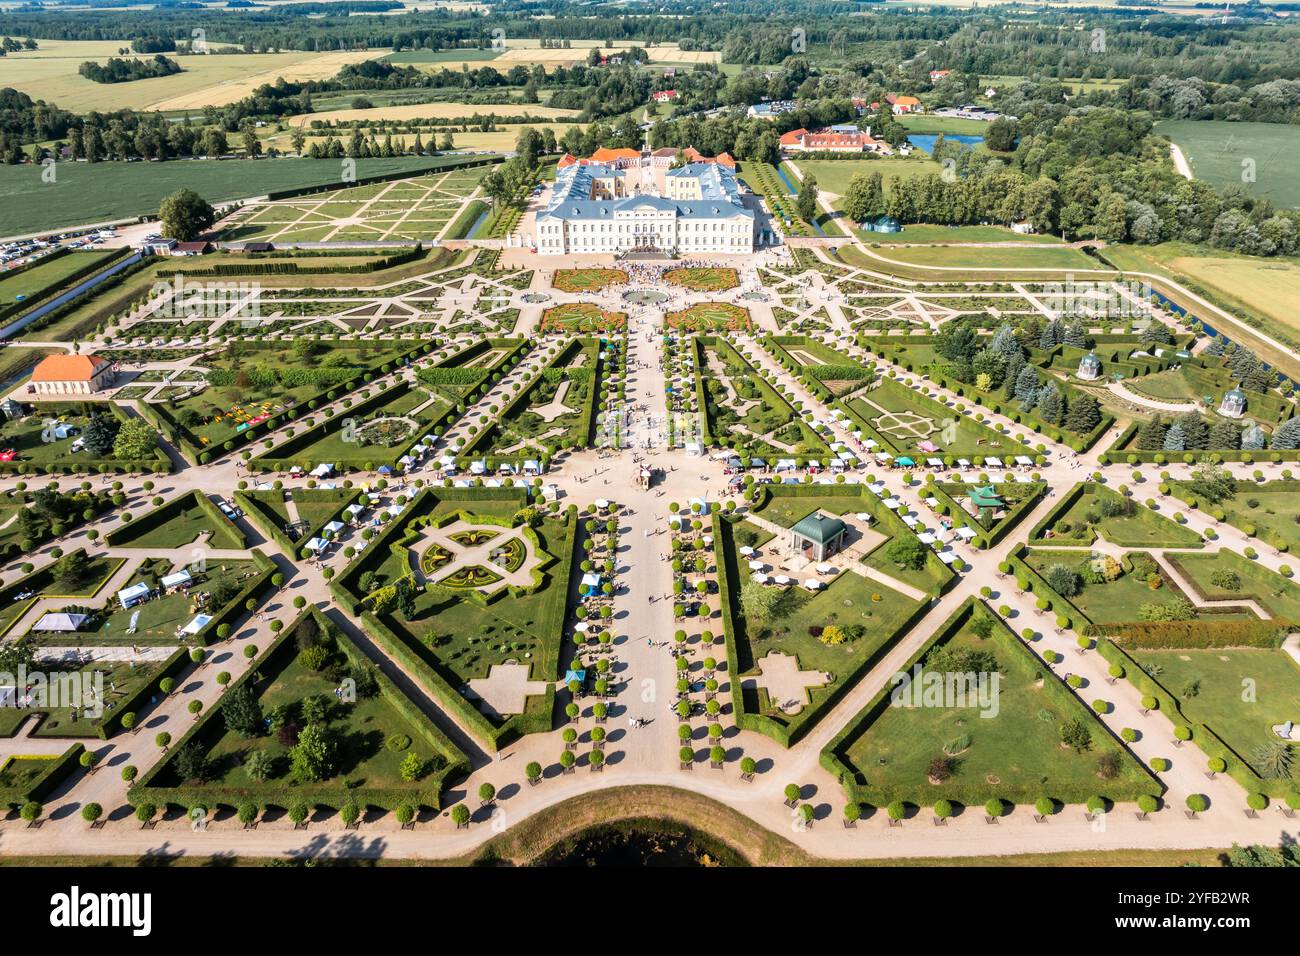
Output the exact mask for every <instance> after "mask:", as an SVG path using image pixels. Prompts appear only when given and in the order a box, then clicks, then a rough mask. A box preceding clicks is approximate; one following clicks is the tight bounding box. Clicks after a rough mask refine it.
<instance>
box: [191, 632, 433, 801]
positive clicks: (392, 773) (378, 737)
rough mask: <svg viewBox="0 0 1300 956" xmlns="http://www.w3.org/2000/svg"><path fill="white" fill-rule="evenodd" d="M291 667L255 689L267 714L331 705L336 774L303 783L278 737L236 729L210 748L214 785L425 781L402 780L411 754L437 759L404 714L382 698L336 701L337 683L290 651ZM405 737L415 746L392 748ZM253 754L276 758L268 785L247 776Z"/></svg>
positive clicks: (297, 785)
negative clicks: (316, 701) (314, 703)
mask: <svg viewBox="0 0 1300 956" xmlns="http://www.w3.org/2000/svg"><path fill="white" fill-rule="evenodd" d="M282 653H286V661H287V663H286V664H285V666H284V667H283V669H282V670H279V671H278V672H274V671H272V673H270V674H265V679H264V680H263V681H262V682H261V684H259V685H258V686H257V687H256V689H257V691H258V700H259V702H260V703H261V705H262V712H263V713H264V714H267V715H269V714H271V713H272V712H273V711H274V710H275V709H276V708H278V707H284V706H288V707H297V706H298V705H300V704H301V702H302V701H303V700H304V699H305V698H308V697H313V696H324V697H325V698H326V699H328V700H329V702H330V710H329V715H330V719H329V722H328V727H329V729H330V730H331V731H333V732H335V733H336V734H337V735H338V759H337V772H336V773H335V774H333V775H332V776H331V777H330V778H328V779H326V780H322V781H319V782H316V783H300V782H296V781H294V780H293V779H292V777H291V776H290V772H289V763H290V758H289V748H288V747H286V746H285V744H284V742H283V741H282V740H281V738H280V737H279V736H278V735H277V734H266V735H265V736H260V737H253V738H247V737H244V736H242V735H241V734H238V733H234V732H232V731H228V730H227V731H226V732H225V733H223V734H222V735H221V736H220V737H219V738H218V739H217V740H216V742H215V743H214V744H213V745H212V748H211V750H209V752H208V756H209V758H210V760H211V761H212V765H213V781H212V782H213V783H215V784H216V785H217V786H224V787H234V788H245V787H250V788H251V787H255V786H266V785H268V784H269V785H270V786H273V787H274V788H276V789H277V790H283V789H288V790H289V792H293V791H294V790H296V789H299V788H301V789H303V790H310V789H311V788H314V787H322V788H323V787H328V786H331V785H333V786H335V787H337V786H338V785H339V784H340V783H341V782H343V781H347V784H348V786H350V787H405V788H410V789H412V790H418V789H420V788H422V787H425V786H427V782H423V781H418V780H417V781H413V782H408V781H405V780H403V779H402V776H401V773H400V772H399V767H400V766H401V763H402V760H403V759H405V757H406V755H407V754H408V753H411V752H414V753H415V754H416V755H417V756H418V757H420V758H421V759H423V760H426V761H427V760H429V759H430V758H433V757H434V756H435V754H433V753H432V752H431V749H430V747H429V746H428V744H427V743H426V742H425V741H424V740H423V738H422V737H421V736H420V731H419V729H418V728H417V727H415V726H414V725H413V724H412V723H411V722H410V721H408V720H407V719H406V718H405V717H403V716H402V714H400V713H399V712H398V711H397V709H396V708H395V707H394V706H393V705H392V704H391V703H389V701H388V700H387V699H386V698H385V697H384V695H382V694H377V695H375V696H373V697H366V698H360V699H358V700H357V702H356V703H355V704H346V703H339V702H338V701H336V700H335V698H334V690H335V688H336V687H337V686H338V682H337V681H332V680H330V679H329V677H327V676H326V674H325V673H323V672H321V671H313V670H310V669H309V668H307V667H305V666H304V665H303V664H302V663H301V661H300V660H299V659H298V657H297V656H296V655H295V654H294V652H293V649H292V647H291V646H290V647H289V648H288V649H287V652H282ZM394 737H396V738H399V740H400V739H401V738H407V739H409V740H410V741H411V742H410V743H408V744H407V745H406V746H405V747H403V748H401V749H398V748H397V746H396V744H395V743H394V744H391V745H390V744H389V743H388V741H389V740H390V739H391V738H394ZM252 750H262V751H265V752H266V753H268V754H270V756H271V757H272V758H273V760H274V772H273V775H272V777H271V778H270V780H268V781H267V782H266V783H259V782H258V781H255V780H252V779H250V778H249V776H248V774H247V772H246V771H245V769H244V767H243V761H244V760H245V759H246V758H247V756H248V754H249V752H251V751H252Z"/></svg>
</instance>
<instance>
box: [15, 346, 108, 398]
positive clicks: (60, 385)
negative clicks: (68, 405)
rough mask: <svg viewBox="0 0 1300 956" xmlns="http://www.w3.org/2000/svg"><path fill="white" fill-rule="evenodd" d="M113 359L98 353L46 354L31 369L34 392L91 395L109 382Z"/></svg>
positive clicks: (28, 387) (31, 386)
mask: <svg viewBox="0 0 1300 956" xmlns="http://www.w3.org/2000/svg"><path fill="white" fill-rule="evenodd" d="M116 374H117V373H116V372H115V371H114V370H113V363H112V362H110V361H109V360H108V359H106V358H101V357H100V356H98V355H48V356H46V357H45V358H43V359H41V361H40V362H38V363H37V364H36V368H34V369H33V370H32V378H31V383H30V384H29V385H28V386H27V389H28V391H31V392H35V393H36V394H37V395H91V394H93V393H95V392H98V391H101V390H102V389H105V388H108V387H109V386H111V385H112V384H113V379H114V378H115V377H116Z"/></svg>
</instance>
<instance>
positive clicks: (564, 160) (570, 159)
mask: <svg viewBox="0 0 1300 956" xmlns="http://www.w3.org/2000/svg"><path fill="white" fill-rule="evenodd" d="M577 163H578V157H576V156H574V155H573V154H572V153H565V154H564V155H563V156H561V157H560V161H559V162H558V163H556V164H555V168H556V169H566V168H568V167H569V166H576V165H577Z"/></svg>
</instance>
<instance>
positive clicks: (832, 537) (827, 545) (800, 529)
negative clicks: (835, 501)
mask: <svg viewBox="0 0 1300 956" xmlns="http://www.w3.org/2000/svg"><path fill="white" fill-rule="evenodd" d="M848 530H849V526H848V525H846V524H845V523H844V522H843V521H841V520H840V519H839V518H835V517H832V516H829V515H824V514H822V513H821V512H820V511H814V512H813V513H812V514H810V515H808V516H806V517H804V518H801V519H800V520H799V522H798V523H797V524H796V525H795V526H794V527H793V528H791V529H790V549H791V550H792V551H799V552H805V553H811V556H812V557H813V558H814V559H815V560H817V561H825V560H826V559H827V558H828V557H830V556H831V555H832V554H834V553H835V552H837V551H838V550H839V549H840V545H841V543H842V542H843V541H844V535H845V534H846V533H847V532H848Z"/></svg>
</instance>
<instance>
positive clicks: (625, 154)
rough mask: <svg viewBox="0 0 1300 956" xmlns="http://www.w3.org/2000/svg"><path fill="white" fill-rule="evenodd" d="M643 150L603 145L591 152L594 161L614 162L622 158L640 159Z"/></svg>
mask: <svg viewBox="0 0 1300 956" xmlns="http://www.w3.org/2000/svg"><path fill="white" fill-rule="evenodd" d="M640 157H641V150H639V149H609V148H607V147H605V146H602V147H601V148H600V149H598V150H596V151H595V152H594V153H592V154H591V161H592V162H593V163H612V162H615V161H616V160H620V159H640Z"/></svg>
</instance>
